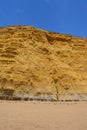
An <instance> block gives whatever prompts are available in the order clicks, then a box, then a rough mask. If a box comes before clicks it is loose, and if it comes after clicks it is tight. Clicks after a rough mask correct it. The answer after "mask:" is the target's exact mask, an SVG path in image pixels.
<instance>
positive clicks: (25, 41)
mask: <svg viewBox="0 0 87 130" xmlns="http://www.w3.org/2000/svg"><path fill="white" fill-rule="evenodd" d="M3 88H4V89H8V88H9V89H14V94H15V95H16V94H24V95H29V96H41V95H43V97H51V98H54V99H78V98H79V99H82V98H86V97H87V95H86V93H87V39H85V38H78V37H73V36H70V35H63V34H59V33H53V32H48V31H44V30H40V29H37V28H34V27H28V26H9V27H5V28H0V89H1V90H2V89H3Z"/></svg>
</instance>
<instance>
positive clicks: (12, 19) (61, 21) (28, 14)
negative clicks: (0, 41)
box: [0, 0, 87, 37]
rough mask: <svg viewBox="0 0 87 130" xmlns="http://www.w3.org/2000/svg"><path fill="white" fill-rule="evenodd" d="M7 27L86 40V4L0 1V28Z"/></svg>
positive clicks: (79, 0)
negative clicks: (35, 30)
mask: <svg viewBox="0 0 87 130" xmlns="http://www.w3.org/2000/svg"><path fill="white" fill-rule="evenodd" d="M7 25H31V26H35V27H38V28H42V29H46V30H50V31H54V32H60V33H67V34H72V35H76V36H82V37H87V0H0V26H1V27H2V26H7Z"/></svg>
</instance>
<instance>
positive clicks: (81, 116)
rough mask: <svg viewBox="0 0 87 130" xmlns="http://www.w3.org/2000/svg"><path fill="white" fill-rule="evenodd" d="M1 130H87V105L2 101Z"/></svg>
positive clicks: (0, 107)
mask: <svg viewBox="0 0 87 130" xmlns="http://www.w3.org/2000/svg"><path fill="white" fill-rule="evenodd" d="M0 130H87V103H86V102H71V103H70V102H67V103H64V102H63V103H62V102H59V103H55V102H39V101H27V102H26V101H21V102H19V101H16V102H15V101H0Z"/></svg>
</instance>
